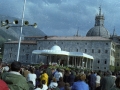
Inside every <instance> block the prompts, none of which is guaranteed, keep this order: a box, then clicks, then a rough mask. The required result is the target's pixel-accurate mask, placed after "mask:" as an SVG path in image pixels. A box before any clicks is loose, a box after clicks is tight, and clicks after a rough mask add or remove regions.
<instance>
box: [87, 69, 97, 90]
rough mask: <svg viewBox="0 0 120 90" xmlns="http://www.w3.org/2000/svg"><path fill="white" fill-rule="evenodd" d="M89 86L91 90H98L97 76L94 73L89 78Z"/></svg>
mask: <svg viewBox="0 0 120 90" xmlns="http://www.w3.org/2000/svg"><path fill="white" fill-rule="evenodd" d="M88 85H89V87H90V90H95V88H96V75H95V73H94V71H91V74H90V75H89V76H88Z"/></svg>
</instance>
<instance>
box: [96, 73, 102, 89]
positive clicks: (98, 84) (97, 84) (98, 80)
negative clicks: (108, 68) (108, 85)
mask: <svg viewBox="0 0 120 90" xmlns="http://www.w3.org/2000/svg"><path fill="white" fill-rule="evenodd" d="M100 80H101V76H100V73H99V72H97V75H96V88H97V87H99V86H100Z"/></svg>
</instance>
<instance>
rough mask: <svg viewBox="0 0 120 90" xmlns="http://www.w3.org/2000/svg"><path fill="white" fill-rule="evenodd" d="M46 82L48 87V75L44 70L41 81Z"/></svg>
mask: <svg viewBox="0 0 120 90" xmlns="http://www.w3.org/2000/svg"><path fill="white" fill-rule="evenodd" d="M42 80H45V84H46V85H48V74H47V72H46V70H43V73H42V75H41V76H40V81H41V82H42Z"/></svg>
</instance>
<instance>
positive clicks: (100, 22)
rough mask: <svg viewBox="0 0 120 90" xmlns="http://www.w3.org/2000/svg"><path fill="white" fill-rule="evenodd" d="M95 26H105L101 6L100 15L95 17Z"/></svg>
mask: <svg viewBox="0 0 120 90" xmlns="http://www.w3.org/2000/svg"><path fill="white" fill-rule="evenodd" d="M95 26H104V15H102V14H101V6H100V7H99V14H98V15H96V17H95Z"/></svg>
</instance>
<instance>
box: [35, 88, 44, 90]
mask: <svg viewBox="0 0 120 90" xmlns="http://www.w3.org/2000/svg"><path fill="white" fill-rule="evenodd" d="M34 90H43V89H41V88H36V89H34Z"/></svg>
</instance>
